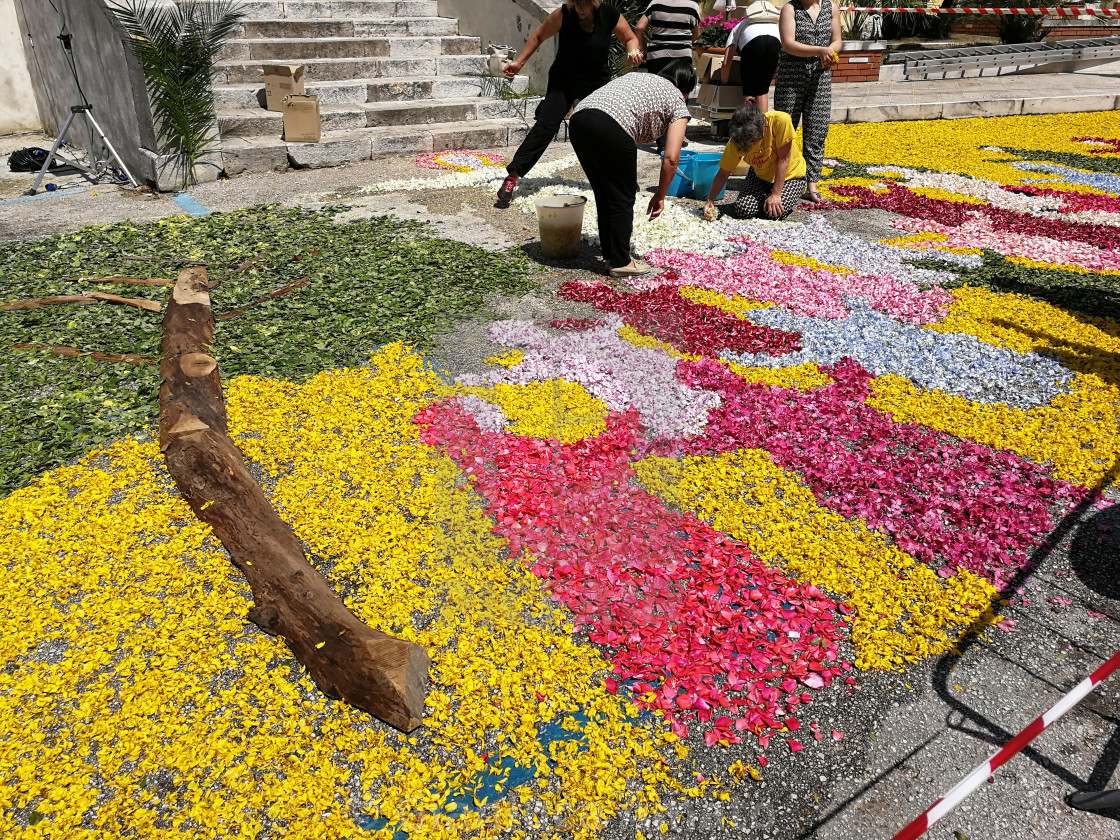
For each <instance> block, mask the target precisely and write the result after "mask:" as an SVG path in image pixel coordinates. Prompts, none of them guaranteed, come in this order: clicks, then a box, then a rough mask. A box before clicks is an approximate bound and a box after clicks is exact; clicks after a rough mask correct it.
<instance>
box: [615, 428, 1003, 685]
mask: <svg viewBox="0 0 1120 840" xmlns="http://www.w3.org/2000/svg"><path fill="white" fill-rule="evenodd" d="M635 470H636V472H637V474H638V478H639V480H640V481H641V483H642V486H643V487H645V488H646V489H647V490H649V491H650V492H652V493H655V494H657V495H658V496H661V497H662V498H664V499H665V500H666V501H668V502H671V503H672V504H674V505H676V506H678V507H679V508H680V509H682V510H688V511H692V512H693V513H695V514H696V515H697V516H699V517H700V518H702V519H704V520H706V521H708V522H710V523H711V525H712V526H713V527H714V528H716V529H717V530H719V531H721V532H723V533H725V534H727V535H728V536H731V537H734V538H735V539H737V540H741V541H742V542H744V543H746V544H747V545H748V546H749V547H750V549H751V551H752V552H753V553H754V554H756V555H757V556H759V557H760V558H762V559H763V560H765V561H766V562H767V563H770V564H771V565H774V566H777V567H780V568H784V569H786V570H788V571H790V572H793V573H794V574H796V575H797V578H798V580H801V581H808V582H811V583H813V584H815V585H817V586H819V587H821V588H822V589H823V590H825V591H827V592H830V593H833V594H835V595H836V596H838V597H840V598H842V599H843V601H842V603H841V604H840V610H841V612H842V613H844V614H847V613H848V612H849V610H850V611H851V612H852V618H851V622H852V644H853V645H854V646H855V650H856V663H855V664H856V665H857V666H858V667H860V668H901V667H902V666H903V665H904V663H905V662H915V661H919V660H921V659H924V658H925V657H927V656H933V655H937V654H939V653H944V652H945V651H947V650H952V649H953V648H954V646H955V644H956V642H957V641H958V640H959V639H960V637H961V635H962V633H965V632H972V631H975V630H976V629H977V628H978V627H979V626H980V625H981V624H982V623H984V622H985V621H988V622H990V621H994V616H992V615H991V604H992V599H993V598H995V597H996V590H995V588H994V587H993V586H992V585H991V584H989V583H988V582H987V581H985V580H983V579H982V578H979V577H976V576H975V575H973V574H971V573H969V572H960V573H959V574H957V575H954V576H953V577H951V578H948V579H946V578H941V577H938V576H937V575H936V574H934V572H933V571H932V570H931V569H930V568H929V567H928V566H926V565H924V564H922V563H919V562H917V561H915V560H914V558H913V557H910V556H909V555H907V554H906V553H905V552H903V551H900V550H899V549H898V548H896V547H894V546H893V545H891V543H890V541H889V540H887V539H886V538H885V537H883V535H882V534H879V533H876V532H875V531H872V530H871V529H870V528H868V527H867V526H866V524H865V523H863V522H861V521H860V520H858V519H857V520H852V521H848V520H845V519H843V518H842V517H840V516H837V515H836V514H835V513H832V512H831V511H829V510H827V509H825V508H822V507H821V506H820V505H819V504H818V502H817V501H816V499H814V498H813V494H812V493H811V492H809V490H808V489H807V488H806V487H805V486H804V485H803V484H802V483H801V480H800V479H799V478H798V477H797V476H795V475H792V474H790V473H787V472H785V471H784V470H782V469H780V468H778V467H777V466H776V465H775V464H774V462H773V461H771V460H770V457H769V455H767V454H766V452H764V451H762V450H751V449H743V450H739V451H737V452H731V453H726V454H723V455H718V456H715V457H712V458H703V457H687V458H684V459H683V461H677V460H675V459H668V458H647V459H645V460H644V461H641V462H639V463H638V464H636V465H635Z"/></svg>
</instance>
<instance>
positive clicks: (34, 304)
mask: <svg viewBox="0 0 1120 840" xmlns="http://www.w3.org/2000/svg"><path fill="white" fill-rule="evenodd" d="M98 303H116V304H119V305H121V306H135V307H136V308H137V309H143V310H145V311H147V312H159V311H160V310H161V309H162V308H163V307H161V306H160V305H159V301H155V300H144V299H143V298H126V297H120V296H119V295H110V294H106V293H105V292H90V293H89V294H85V295H55V296H54V297H47V298H36V299H35V300H13V301H11V302H10V303H4V304H0V310H4V311H6V312H14V311H16V310H19V309H44V308H46V307H48V306H94V305H96V304H98Z"/></svg>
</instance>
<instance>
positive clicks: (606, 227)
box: [568, 61, 789, 277]
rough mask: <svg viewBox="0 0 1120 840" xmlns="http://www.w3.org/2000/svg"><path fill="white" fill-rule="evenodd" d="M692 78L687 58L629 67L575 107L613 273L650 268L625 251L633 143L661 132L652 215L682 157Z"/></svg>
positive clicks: (630, 226) (634, 173) (575, 131)
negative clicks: (642, 68)
mask: <svg viewBox="0 0 1120 840" xmlns="http://www.w3.org/2000/svg"><path fill="white" fill-rule="evenodd" d="M695 86H696V71H695V70H693V69H692V63H691V62H689V61H676V62H673V63H672V64H670V65H668V66H667V67H665V68H664V69H662V70H661V72H660V73H658V74H656V75H654V74H653V73H627V74H626V75H625V76H623V77H622V78H620V79H615V80H614V81H613V82H611V83H610V84H608V85H605V86H604V87H601V88H599V89H598V90H597V91H595V92H594V93H592V94H589V95H588V96H587V98H586V99H584V100H583V101H582V102H581V103H580V104H579V107H578V108H576V110H575V113H574V114H572V119H571V121H570V122H569V124H568V126H569V132H568V133H569V135H570V136H571V138H572V148H573V149H574V150H575V153H576V157H578V158H579V162H580V165H581V166H582V167H583V171H584V173H585V174H586V175H587V180H588V181H590V182H591V189H592V190H593V191H594V193H595V204H596V209H597V210H598V215H599V241H600V244H601V246H602V249H603V259H604V260H605V261H606V262H607V267H608V268H609V270H610V275H611V277H634V276H636V275H639V274H645V273H646V272H648V271H649V270H650V267H649V266H648V265H646V264H645V263H644V262H641V261H640V260H635V259H634V258H633V257H632V256H631V255H630V236H631V234H632V233H633V232H634V198H635V196H637V194H638V144H639V143H641V144H645V143H653V142H654V141H656V140H657V138H659V137H661V136H662V135H665V157H664V159H663V160H662V162H661V179H660V182H659V183H658V185H657V192H656V193H655V194H654V196H653V198H651V199H650V202H649V208H648V209H647V211H646V212H648V213H649V216H650V218H651V219H656V218H657V217H658V216H660V215H661V211H662V210H664V209H665V195H666V194H667V193H668V192H669V184H670V183H671V182H672V180H673V176H674V175H675V174H676V172H677V164H678V163H679V162H680V157H681V143H683V142H684V129H685V126H687V125H688V120H689V113H688V108H687V107H685V97H687V96H688V95H689V93H691V92H692V89H693V88H694V87H695ZM786 119H787V120H788V119H789V118H788V117H787V118H786Z"/></svg>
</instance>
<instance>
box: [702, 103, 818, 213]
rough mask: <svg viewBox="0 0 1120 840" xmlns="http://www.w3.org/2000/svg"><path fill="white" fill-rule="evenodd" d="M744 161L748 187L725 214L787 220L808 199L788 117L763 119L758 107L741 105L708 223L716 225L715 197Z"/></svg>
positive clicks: (721, 164)
mask: <svg viewBox="0 0 1120 840" xmlns="http://www.w3.org/2000/svg"><path fill="white" fill-rule="evenodd" d="M743 160H746V162H747V163H748V164H750V167H751V171H750V172H749V173H748V174H747V177H746V183H745V184H744V185H743V188H742V189H741V190H740V191H739V197H738V198H737V199H736V200H735V203H734V204H729V205H724V206H723V207H722V208H720V209H722V210H724V211H726V212H727V213H728V214H730V215H732V216H734V217H735V218H737V219H754V218H771V219H784V218H786V216H788V215H789V214H790V213H792V212H793V209H794V208H795V207H797V205H798V204H799V203H800V201H801V197H802V196H803V195H804V194H805V158H803V157H802V156H801V147H800V146H799V145H798V143H797V137H796V136H795V133H794V130H793V122H792V121H791V120H790V118H789V114H786V113H784V112H782V111H770V112H768V113H765V114H764V113H762V111H760V110H759V109H758V106H757V105H755V104H754V103H753V102H747V103H746V104H745V105H742V106H741V107H740V108H739V109H738V110H736V111H735V114H734V115H733V116H732V117H731V141H730V142H729V143H728V144H727V147H726V148H725V149H724V150H723V157H722V158H720V161H719V172H718V173H717V174H716V177H715V179H714V180H713V181H712V189H711V191H710V192H709V193H708V202H707V204H705V205H704V218H706V219H709V220H713V219H715V218H716V217H717V216H718V215H719V211H718V210H717V209H716V206H715V197H716V196H717V195H719V193H720V190H722V189H723V186H724V184H726V183H727V179H728V178H730V177H731V173H732V172H734V171H735V169H736V168H737V167H738V166H739V164H740V163H741V162H742V161H743Z"/></svg>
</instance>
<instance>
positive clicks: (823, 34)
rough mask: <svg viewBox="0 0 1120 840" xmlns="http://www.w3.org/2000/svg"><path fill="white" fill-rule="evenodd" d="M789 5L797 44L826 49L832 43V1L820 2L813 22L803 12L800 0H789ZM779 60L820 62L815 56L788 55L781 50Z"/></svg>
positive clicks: (807, 14)
mask: <svg viewBox="0 0 1120 840" xmlns="http://www.w3.org/2000/svg"><path fill="white" fill-rule="evenodd" d="M789 5H791V6H793V25H794V29H793V37H794V40H795V41H797V43H799V44H804V45H805V46H807V47H827V46H828V45H829V44H831V43H832V0H821V10H820V12H819V13H818V14H817V19H816V20H815V21H814V20H813V19H812V18H811V17H810V16H809V13H808V12H807V11H805V7H804V6H803V5H802V4H801V0H789ZM781 60H782V61H795V62H807V63H812V62H818V63H819V62H820V58H818V57H817V56H815V55H809V56H797V55H790V54H789V53H787V52H786V51H785V50H782V55H781Z"/></svg>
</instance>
